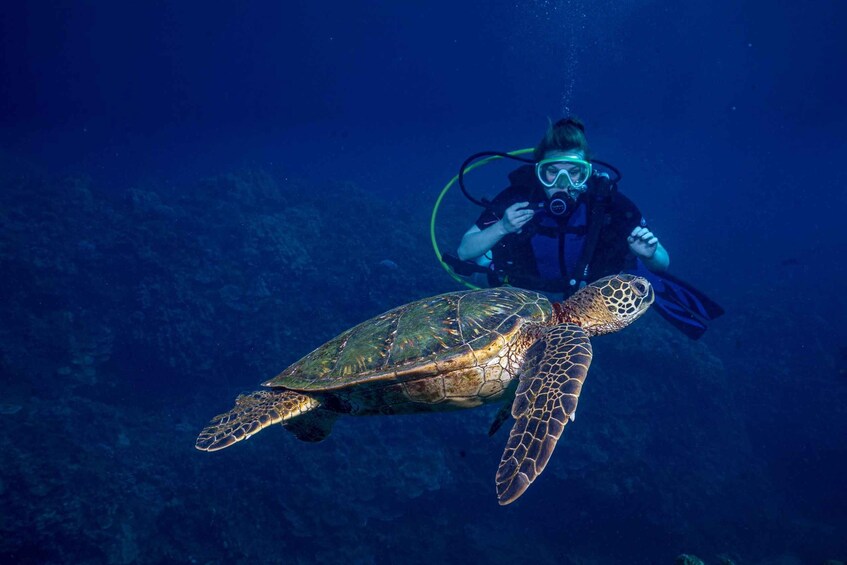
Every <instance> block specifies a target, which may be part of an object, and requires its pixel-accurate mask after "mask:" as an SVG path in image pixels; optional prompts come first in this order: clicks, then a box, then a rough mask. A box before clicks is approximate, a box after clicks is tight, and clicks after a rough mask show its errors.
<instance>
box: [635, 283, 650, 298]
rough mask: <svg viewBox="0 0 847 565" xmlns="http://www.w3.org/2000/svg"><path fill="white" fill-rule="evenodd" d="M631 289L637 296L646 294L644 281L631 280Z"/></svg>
mask: <svg viewBox="0 0 847 565" xmlns="http://www.w3.org/2000/svg"><path fill="white" fill-rule="evenodd" d="M632 289H633V290H634V291H635V294H637V295H638V296H646V295H647V283H645V282H644V281H633V282H632Z"/></svg>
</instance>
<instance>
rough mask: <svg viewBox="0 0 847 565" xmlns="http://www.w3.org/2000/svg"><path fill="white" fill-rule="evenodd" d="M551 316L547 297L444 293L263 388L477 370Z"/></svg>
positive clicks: (374, 322)
mask: <svg viewBox="0 0 847 565" xmlns="http://www.w3.org/2000/svg"><path fill="white" fill-rule="evenodd" d="M551 313H552V306H551V305H550V302H549V301H548V300H547V299H546V298H545V297H544V296H543V295H541V294H538V293H536V292H532V291H527V290H523V289H518V288H510V287H499V288H492V289H484V290H477V291H462V292H451V293H447V294H441V295H439V296H434V297H431V298H425V299H422V300H418V301H416V302H411V303H409V304H405V305H403V306H399V307H397V308H394V309H393V310H389V311H388V312H385V313H384V314H381V315H379V316H377V317H375V318H371V319H370V320H367V321H365V322H362V323H361V324H359V325H357V326H355V327H354V328H351V329H349V330H347V331H345V332H344V333H342V334H341V335H339V336H337V337H335V338H334V339H332V340H330V341H328V342H327V343H325V344H324V345H322V346H320V347H318V348H317V349H315V350H314V351H312V352H311V353H309V354H308V355H306V356H305V357H303V358H302V359H300V360H299V361H297V362H296V363H294V364H293V365H291V366H290V367H288V368H287V369H285V370H284V371H283V372H282V373H280V374H279V375H277V376H276V377H274V378H273V379H271V380H269V381H267V382H266V383H264V385H265V386H281V387H285V388H290V389H294V390H303V391H309V390H314V391H320V390H333V389H339V388H345V387H348V386H351V385H355V384H359V383H363V382H369V381H374V380H399V381H409V380H413V379H418V378H424V377H427V376H434V375H438V374H442V373H444V372H447V371H452V370H456V369H461V368H464V367H468V366H474V365H478V364H480V363H482V362H484V361H485V360H486V359H479V358H478V356H479V355H489V356H490V353H480V352H482V351H486V350H487V351H490V350H491V348H487V347H486V346H488V345H489V344H491V343H492V341H493V340H497V339H508V338H510V337H511V336H512V334H513V333H514V332H516V331H518V330H519V329H520V327H521V325H522V324H523V322H525V321H530V320H531V321H536V322H545V321H547V320H548V319H549V317H550V315H551Z"/></svg>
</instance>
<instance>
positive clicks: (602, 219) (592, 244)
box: [574, 177, 618, 282]
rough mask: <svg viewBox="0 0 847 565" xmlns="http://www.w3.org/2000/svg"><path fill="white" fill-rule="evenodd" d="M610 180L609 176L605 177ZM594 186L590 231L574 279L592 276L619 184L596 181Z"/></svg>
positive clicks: (589, 222) (589, 221) (589, 214)
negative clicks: (594, 262) (610, 207)
mask: <svg viewBox="0 0 847 565" xmlns="http://www.w3.org/2000/svg"><path fill="white" fill-rule="evenodd" d="M604 178H605V180H606V181H608V177H604ZM593 184H594V187H592V188H593V189H594V190H593V195H592V198H591V207H590V210H589V212H588V233H587V234H586V236H585V245H584V246H583V248H582V255H581V256H580V258H579V262H578V263H577V268H576V272H575V273H574V280H576V281H578V282H581V281H585V282H587V280H588V278H589V277H590V276H591V273H590V272H589V271H590V267H591V260H592V259H593V258H594V251H595V250H596V249H597V241H599V239H600V232H601V231H602V230H603V226H605V225H606V221H607V216H608V211H609V204H610V202H611V200H612V197H613V195H614V193H615V192H616V191H617V189H618V187H617V184H616V183H614V182H595V183H593Z"/></svg>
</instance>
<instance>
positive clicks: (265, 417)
mask: <svg viewBox="0 0 847 565" xmlns="http://www.w3.org/2000/svg"><path fill="white" fill-rule="evenodd" d="M318 406H320V402H318V401H317V400H316V399H315V398H313V397H311V396H308V395H306V394H302V393H299V392H294V391H293V390H258V391H256V392H251V393H249V394H241V395H239V396H238V398H236V399H235V408H233V409H232V410H230V411H229V412H227V413H226V414H221V415H219V416H215V417H214V418H213V419H212V421H211V422H209V425H208V426H206V427H205V428H204V429H203V431H202V432H200V435H199V436H198V437H197V442H196V443H195V444H194V446H195V447H196V448H197V449H199V450H201V451H217V450H219V449H223V448H225V447H229V446H230V445H232V444H234V443H236V442H239V441H241V440H243V439H247V438H249V437H250V436H252V435H254V434H257V433H259V432H260V431H261V430H263V429H265V428H267V427H268V426H272V425H274V424H278V423H280V422H285V421H286V420H290V419H291V418H296V417H297V416H300V415H302V414H305V413H306V412H309V411H310V410H314V409H315V408H317V407H318Z"/></svg>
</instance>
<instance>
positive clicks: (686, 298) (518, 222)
mask: <svg viewBox="0 0 847 565" xmlns="http://www.w3.org/2000/svg"><path fill="white" fill-rule="evenodd" d="M492 154H496V155H499V156H504V157H510V155H508V154H497V153H494V152H486V153H482V154H477V155H492ZM476 157H477V156H474V157H471V158H470V159H469V160H468V161H466V162H465V164H463V166H462V170H461V171H460V174H459V177H458V178H459V182H460V185H461V186H462V190H463V192H465V194H466V195H467V196H468V197H469V198H471V200H473V201H475V200H474V199H473V198H472V197H470V195H468V193H467V192H466V191H465V188H464V184H463V182H462V173H463V172H464V170H465V166H466V165H467V163H468V162H469V161H470V160H472V159H474V158H476ZM533 157H534V159H533V160H532V161H530V160H527V159H520V158H516V157H513V156H512V157H511V158H513V159H518V160H521V161H524V162H527V163H528V164H526V165H523V166H521V167H519V168H517V169H516V170H514V171H512V172H511V173H510V174H509V181H510V185H509V187H507V188H506V189H505V190H503V191H502V192H500V193H499V194H498V195H497V196H496V197H495V198H494V200H493V201H490V202H489V201H485V200H483V201H482V202H477V203H479V204H481V205H483V206H484V207H485V210H484V211H483V212H482V214H480V216H479V218H478V219H477V221H476V222H475V223H474V225H473V226H471V227H470V229H468V230H467V232H466V233H465V234H464V236H463V237H462V241H461V243H460V245H459V247H458V250H457V255H458V257H453V256H450V255H445V256H444V257H443V260H444V262H445V263H446V264H448V265H449V266H450V267H452V268H453V270H454V271H455V272H456V273H459V274H462V275H465V276H468V275H471V274H473V273H485V275H486V278H487V282H488V284H489V285H490V286H498V285H503V284H508V285H512V286H518V287H521V288H528V289H532V290H536V291H539V292H544V293H547V294H552V295H555V296H556V298H557V299H558V295H561V296H562V297H563V298H567V297H568V296H570V295H571V294H573V293H574V292H576V291H577V290H579V289H580V288H582V287H583V286H585V285H586V284H588V283H590V282H591V281H594V280H596V279H598V278H601V277H604V276H607V275H612V274H615V273H620V272H623V271H625V272H630V273H634V274H638V275H640V276H644V277H645V278H647V279H648V280H650V282H651V283H652V284H653V286H654V289H655V292H656V301H655V303H654V306H653V307H654V309H656V310H657V311H658V312H659V313H660V314H661V315H662V316H663V317H664V318H665V319H667V320H668V321H669V322H671V323H672V324H673V325H674V326H675V327H676V328H678V329H679V330H681V331H682V332H683V333H685V334H686V335H687V336H688V337H690V338H691V339H698V338H699V337H700V336H702V335H703V333H704V332H705V330H706V322H708V321H710V320H712V319H714V318H716V317H717V316H720V315H721V314H723V309H722V308H721V307H720V306H719V305H717V304H716V303H715V302H713V301H712V300H711V299H709V298H708V297H707V296H705V295H704V294H703V293H702V292H700V291H698V290H696V289H694V288H692V287H691V286H690V285H688V284H687V283H685V282H683V281H680V280H679V279H677V278H675V277H672V276H671V275H669V274H668V273H667V272H666V271H667V268H668V265H669V263H670V258H669V256H668V252H667V250H665V248H664V247H663V246H662V244H661V243H660V242H659V240H658V238H657V237H656V236H655V234H653V232H652V231H651V230H650V228H649V226H648V225H647V222H646V220H645V219H644V217H643V215H642V214H641V212H640V210H639V209H638V207H637V206H636V205H635V204H634V203H633V202H632V201H631V200H630V199H629V198H627V197H626V196H624V195H623V194H621V193H620V192H618V190H617V182H618V181H619V180H620V178H621V175H620V173H619V172H618V171H617V169H615V168H614V167H612V166H611V165H608V164H606V163H602V162H599V161H594V162H593V163H597V164H599V165H603V166H605V167H606V168H608V169H610V170H611V171H612V172H613V173H614V174H615V177H614V178H613V177H611V176H610V175H609V174H608V173H606V172H601V171H598V170H595V167H594V166H593V163H592V160H591V154H590V151H589V148H588V142H587V140H586V137H585V126H584V125H583V123H582V122H581V121H580V120H578V119H577V118H574V117H568V118H563V119H561V120H559V121H558V122H556V123H555V124H552V125H551V126H550V127H549V128H548V130H547V132H546V134H545V135H544V137H543V138H542V140H541V142H540V143H539V144H538V145H537V146H536V147H535V149H534V151H533ZM475 202H476V201H475Z"/></svg>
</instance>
